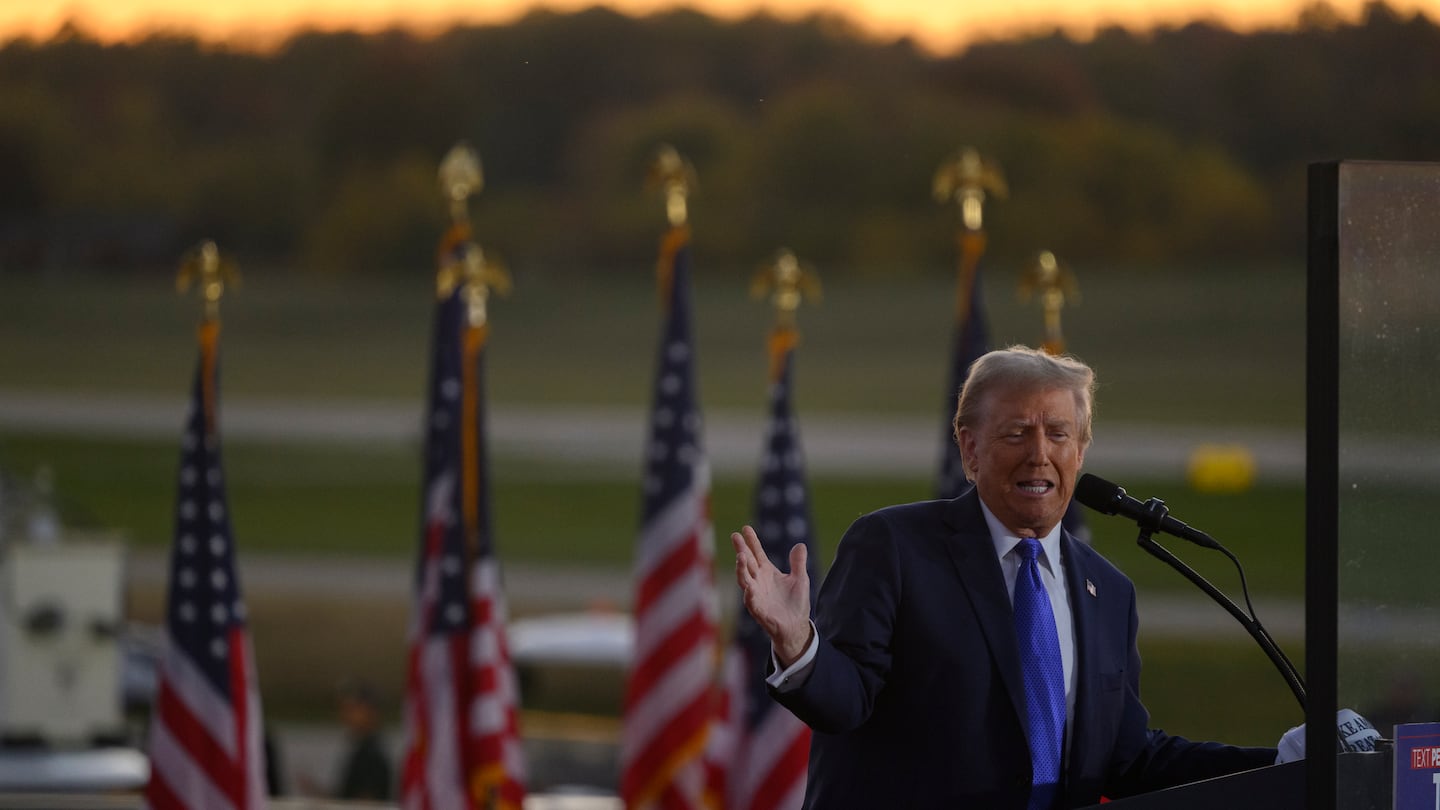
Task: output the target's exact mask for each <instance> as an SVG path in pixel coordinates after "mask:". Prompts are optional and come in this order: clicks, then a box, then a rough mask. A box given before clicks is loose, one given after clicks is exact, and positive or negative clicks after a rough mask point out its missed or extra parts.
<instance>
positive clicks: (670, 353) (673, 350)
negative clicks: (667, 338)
mask: <svg viewBox="0 0 1440 810" xmlns="http://www.w3.org/2000/svg"><path fill="white" fill-rule="evenodd" d="M665 357H666V359H668V360H669V361H670V362H672V363H683V362H685V361H686V360H687V359H689V357H690V347H689V346H686V345H685V344H684V343H681V342H679V341H675V342H673V343H671V344H670V345H668V346H666V347H665Z"/></svg>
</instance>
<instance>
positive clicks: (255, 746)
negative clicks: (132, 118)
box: [145, 241, 267, 810]
mask: <svg viewBox="0 0 1440 810" xmlns="http://www.w3.org/2000/svg"><path fill="white" fill-rule="evenodd" d="M238 281H239V274H238V272H237V271H236V270H235V267H234V264H233V263H231V262H230V261H229V260H228V259H227V258H225V257H222V256H221V255H220V251H219V249H218V248H217V247H216V246H215V243H214V242H211V241H205V242H202V243H201V244H200V245H198V246H197V247H195V248H194V249H193V250H191V251H189V252H188V253H187V254H186V255H185V256H184V257H183V258H182V261H181V265H180V270H179V273H178V275H177V276H176V281H175V284H176V290H177V291H178V292H180V293H185V292H187V291H189V290H190V288H191V287H192V286H193V287H198V289H199V290H200V294H201V298H202V302H203V309H202V315H201V321H200V326H199V328H198V342H199V348H200V357H199V362H198V363H197V364H196V370H195V379H194V385H193V388H192V392H191V406H190V412H189V415H188V416H187V418H186V424H185V430H184V433H183V434H182V438H181V452H180V474H179V486H178V488H177V498H176V501H177V504H176V507H177V508H176V521H175V537H174V543H173V545H172V547H171V555H170V566H171V568H170V575H169V587H168V591H167V594H166V601H165V615H166V619H165V636H166V644H165V654H164V656H163V657H162V660H161V662H160V667H159V677H158V687H157V697H156V699H155V701H154V707H153V714H152V717H151V723H150V731H149V745H148V753H149V756H150V764H151V768H150V780H149V782H148V783H147V785H146V788H145V796H146V802H147V804H149V805H152V806H164V807H187V808H188V807H204V806H210V805H211V804H213V803H214V801H215V799H216V798H217V796H218V797H221V798H223V800H224V801H225V802H226V803H227V804H228V805H231V806H235V807H241V808H251V810H254V809H255V808H263V807H265V806H266V802H267V789H266V788H267V785H266V768H265V765H266V762H265V751H264V744H263V738H264V727H263V721H262V719H261V717H262V714H261V709H260V694H259V687H258V679H257V678H256V674H255V654H254V647H253V644H252V643H251V639H250V633H249V628H248V626H247V622H246V610H245V604H244V599H243V597H242V595H241V589H240V577H239V570H238V566H237V565H236V551H235V538H234V533H233V531H232V530H231V521H230V508H229V499H228V498H227V496H226V485H225V478H224V467H223V464H222V462H221V448H220V438H219V432H218V418H217V415H218V400H217V394H218V390H217V389H218V383H217V378H218V372H219V362H218V358H219V339H220V299H221V297H222V296H223V295H224V292H225V287H226V284H230V285H232V286H233V285H236V284H237V283H238ZM197 583H204V587H196V585H197Z"/></svg>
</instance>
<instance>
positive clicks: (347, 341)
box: [0, 262, 1304, 426]
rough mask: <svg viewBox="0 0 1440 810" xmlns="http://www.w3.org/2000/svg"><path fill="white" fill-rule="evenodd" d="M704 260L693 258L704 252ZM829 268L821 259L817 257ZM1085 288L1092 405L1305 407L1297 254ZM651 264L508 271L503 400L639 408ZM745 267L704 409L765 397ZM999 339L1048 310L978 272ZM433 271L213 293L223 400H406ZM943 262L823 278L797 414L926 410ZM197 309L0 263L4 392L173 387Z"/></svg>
mask: <svg viewBox="0 0 1440 810" xmlns="http://www.w3.org/2000/svg"><path fill="white" fill-rule="evenodd" d="M702 265H703V262H702ZM821 272H822V273H823V272H824V268H821ZM1078 272H1079V273H1080V274H1081V276H1080V283H1081V285H1082V288H1083V293H1084V297H1083V299H1082V301H1081V303H1080V305H1079V306H1077V307H1075V308H1073V309H1070V310H1067V311H1066V313H1065V321H1064V324H1065V334H1066V337H1067V339H1068V341H1069V347H1070V349H1071V350H1072V351H1074V352H1075V353H1077V354H1078V355H1079V356H1081V357H1083V358H1085V359H1086V360H1087V361H1088V362H1090V363H1091V364H1092V365H1094V366H1095V368H1096V369H1097V372H1098V374H1099V379H1100V382H1101V389H1100V394H1099V397H1098V403H1099V404H1098V415H1099V418H1100V419H1105V420H1119V421H1146V422H1175V423H1184V424H1202V425H1203V424H1231V425H1233V424H1239V425H1251V424H1263V425H1282V426H1298V425H1299V424H1301V420H1302V418H1303V396H1304V391H1303V381H1304V307H1303V301H1304V286H1303V281H1304V277H1303V272H1302V268H1301V267H1300V265H1299V264H1298V263H1297V264H1296V265H1295V266H1293V267H1289V266H1274V267H1264V268H1254V267H1211V268H1205V269H1203V270H1193V271H1186V272H1181V271H1173V270H1171V271H1167V270H1161V269H1133V268H1132V269H1123V268H1122V269H1112V268H1094V269H1093V270H1092V269H1088V268H1078ZM651 275H652V273H651V270H650V268H649V267H648V265H647V264H645V263H643V262H642V263H638V265H637V267H636V268H635V269H634V272H633V273H632V274H631V275H628V276H626V277H623V278H622V277H615V276H614V275H600V274H591V275H582V274H578V273H572V274H556V273H550V274H543V273H538V272H537V273H535V274H533V275H526V274H525V273H524V270H523V268H521V269H520V270H517V272H516V282H515V283H516V286H515V292H514V294H513V295H512V297H511V298H509V299H507V300H502V301H498V302H496V303H494V304H492V306H491V313H492V322H493V335H492V339H491V344H490V349H489V351H488V354H487V374H488V378H489V379H488V382H489V391H490V395H491V397H492V399H493V400H494V401H495V402H497V403H500V404H521V405H523V404H526V403H549V404H560V403H576V404H598V405H640V404H643V403H645V402H646V401H647V400H648V393H647V389H648V386H649V385H650V382H651V380H650V378H651V376H652V374H653V359H654V345H653V344H654V339H655V332H656V328H657V320H658V314H657V309H656V305H655V293H654V290H653V282H652V280H651ZM749 275H750V270H749V269H748V268H747V269H738V270H733V271H724V272H722V271H716V272H713V273H706V272H701V273H700V275H699V276H698V277H697V280H696V284H695V299H696V315H695V325H696V333H697V338H696V343H697V349H696V353H697V354H696V356H697V363H698V368H699V372H700V390H701V395H702V399H703V402H704V405H705V407H707V408H739V409H754V410H755V412H757V413H758V412H760V411H761V410H762V409H763V407H764V390H765V386H764V374H765V357H764V341H765V336H764V333H765V330H766V329H767V328H768V325H769V323H770V318H771V315H770V311H769V307H768V305H766V304H763V303H761V302H756V301H753V300H751V299H750V298H749V297H748V295H747V292H746V289H747V285H748V283H749ZM987 278H988V285H989V286H988V291H987V296H986V300H987V302H988V310H989V320H990V324H991V333H992V340H993V342H994V343H996V344H997V345H999V344H1007V343H1012V342H1022V343H1036V342H1038V341H1039V340H1040V338H1041V335H1042V324H1041V314H1040V312H1039V310H1038V308H1037V307H1036V306H1035V305H1034V304H1033V303H1032V304H1029V305H1023V304H1021V303H1020V302H1019V301H1018V300H1017V298H1016V295H1015V293H1014V279H1015V276H1014V274H1013V273H1001V272H996V271H992V275H990V276H988V277H987ZM430 290H431V282H430V281H429V278H428V275H427V274H426V273H423V272H419V273H417V274H416V277H415V278H414V280H413V282H406V281H403V280H398V281H397V280H394V279H372V278H356V279H350V278H328V277H326V278H314V277H299V278H297V277H293V276H281V275H279V274H277V273H260V272H257V273H255V274H254V275H253V276H250V277H248V278H247V281H246V283H245V286H243V287H242V288H241V289H239V290H238V291H236V292H234V293H233V294H231V295H229V296H228V297H227V299H226V302H225V304H224V305H223V315H224V318H225V334H224V338H223V340H224V383H223V390H224V391H225V395H226V396H227V397H241V398H245V397H260V396H268V397H285V398H295V399H302V400H317V399H318V400H326V399H342V400H349V399H356V398H365V399H384V400H418V398H419V397H420V396H421V395H422V392H423V390H424V384H425V381H424V375H425V373H426V369H427V368H428V366H427V365H426V363H427V360H426V356H427V351H428V342H429V339H430V316H431V313H430V309H431V301H430ZM952 301H953V280H952V279H951V278H950V276H949V274H948V273H947V272H946V271H937V272H935V273H933V274H930V275H927V276H925V277H917V276H905V277H900V278H894V279H886V278H877V277H874V276H868V275H858V276H847V277H843V278H835V279H830V280H829V281H828V284H827V286H826V289H825V299H824V301H823V302H822V303H821V304H820V305H819V306H816V307H814V308H807V309H805V310H803V311H802V312H801V313H800V323H801V328H802V330H803V332H804V343H803V345H802V346H801V349H800V357H799V361H798V366H797V377H796V389H797V392H796V396H797V403H798V407H799V408H800V409H801V412H802V413H804V412H816V411H830V412H849V413H858V414H866V413H879V414H895V413H900V414H924V415H929V414H935V415H936V418H937V419H938V418H939V413H938V412H939V410H940V408H941V404H942V396H943V386H944V381H945V365H946V363H947V362H948V355H949V342H950V332H951V318H952V309H953V303H952ZM198 314H199V307H198V304H197V303H196V302H194V301H190V300H181V299H179V298H178V297H177V296H176V295H175V294H174V292H173V288H172V286H171V281H170V278H169V277H167V276H161V277H156V278H145V279H135V278H132V279H128V280H125V281H123V282H122V281H114V280H107V279H94V278H86V277H76V278H60V279H52V280H48V281H40V282H37V281H35V280H28V279H26V280H22V279H7V278H3V277H0V389H3V388H15V389H32V390H34V389H39V390H61V391H78V392H95V393H97V394H98V395H101V396H103V394H104V393H107V392H147V393H158V394H173V395H175V396H177V397H183V396H184V395H185V392H186V391H187V390H188V388H187V386H188V381H189V374H190V368H191V365H192V363H193V358H194V345H193V343H194V341H193V337H192V326H193V324H194V323H195V321H196V319H197V317H198Z"/></svg>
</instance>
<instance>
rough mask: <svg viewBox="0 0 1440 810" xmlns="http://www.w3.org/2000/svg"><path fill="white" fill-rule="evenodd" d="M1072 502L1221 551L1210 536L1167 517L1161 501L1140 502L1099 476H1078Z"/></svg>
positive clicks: (1121, 488) (1123, 489) (1167, 514)
mask: <svg viewBox="0 0 1440 810" xmlns="http://www.w3.org/2000/svg"><path fill="white" fill-rule="evenodd" d="M1075 500H1077V501H1079V502H1080V503H1083V504H1085V505H1086V506H1088V507H1090V508H1091V509H1094V510H1095V511H1097V512H1099V513H1101V514H1104V515H1121V516H1123V517H1127V518H1130V519H1131V520H1133V521H1135V522H1136V523H1139V524H1140V525H1141V526H1145V527H1147V528H1149V529H1150V530H1151V531H1161V532H1164V533H1166V534H1168V535H1172V536H1174V537H1178V538H1180V539H1181V540H1189V541H1190V542H1192V543H1194V544H1195V545H1197V546H1204V547H1205V548H1213V549H1215V550H1217V551H1223V549H1222V548H1221V546H1220V544H1219V543H1217V542H1216V541H1215V539H1214V538H1213V537H1211V536H1210V535H1208V534H1206V533H1205V532H1202V531H1200V530H1199V529H1192V528H1190V527H1189V526H1187V525H1185V524H1184V523H1181V522H1180V521H1178V520H1176V519H1175V518H1173V517H1170V514H1169V512H1168V511H1167V510H1166V509H1165V504H1164V503H1163V502H1162V501H1158V500H1154V499H1151V501H1149V502H1148V503H1142V502H1140V501H1138V500H1136V499H1134V498H1132V497H1130V496H1129V495H1127V494H1125V488H1124V487H1122V486H1120V485H1119V484H1112V483H1110V482H1109V481H1106V480H1105V479H1104V478H1101V477H1100V476H1098V475H1091V474H1090V473H1085V474H1084V475H1082V476H1080V481H1079V482H1078V483H1077V484H1076V485H1075ZM1150 504H1154V506H1153V507H1152V506H1151V505H1150ZM1157 516H1158V518H1159V520H1158V521H1157V520H1156V518H1157Z"/></svg>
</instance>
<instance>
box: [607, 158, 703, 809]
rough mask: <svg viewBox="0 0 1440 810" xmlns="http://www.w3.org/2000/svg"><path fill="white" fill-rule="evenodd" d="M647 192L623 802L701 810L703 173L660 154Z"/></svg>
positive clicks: (622, 750) (651, 170)
mask: <svg viewBox="0 0 1440 810" xmlns="http://www.w3.org/2000/svg"><path fill="white" fill-rule="evenodd" d="M646 185H647V186H648V187H649V188H650V189H652V190H657V191H660V192H661V193H662V194H663V195H664V199H665V213H666V219H667V220H668V222H669V229H668V230H667V231H666V233H665V235H664V237H663V238H662V239H661V243H660V257H659V262H658V265H657V272H656V275H657V282H658V287H659V293H660V304H661V332H660V336H659V345H658V347H657V348H658V351H657V357H656V360H657V365H656V376H655V385H654V389H653V391H652V399H651V407H650V414H649V416H650V418H649V424H648V426H647V430H646V433H647V437H648V438H647V443H646V449H645V462H644V463H645V469H644V480H643V486H642V497H641V518H640V530H639V537H638V540H637V543H636V548H635V599H634V607H633V610H634V616H635V650H636V654H635V660H634V661H633V662H632V665H631V667H630V672H629V673H628V675H627V679H626V685H625V701H624V722H623V729H622V733H621V744H620V795H621V798H622V800H623V801H624V802H625V804H626V806H627V807H628V808H631V810H642V808H661V807H664V808H687V810H689V809H690V808H699V807H701V806H702V805H703V803H704V800H705V797H704V792H705V788H706V784H705V781H706V771H705V766H706V763H705V759H704V753H705V749H706V744H707V738H708V736H709V734H710V729H711V725H712V720H713V713H714V711H715V700H716V692H715V683H714V679H715V669H716V663H717V659H718V653H719V649H718V644H717V641H718V639H717V637H718V628H717V617H716V615H715V613H716V605H715V593H714V571H713V566H712V559H713V555H714V547H713V527H712V526H711V523H710V467H709V462H708V460H707V458H706V456H705V448H704V441H703V431H702V425H701V418H700V407H699V395H698V392H697V390H696V380H695V376H696V375H695V363H694V341H693V330H692V328H691V305H690V226H689V224H688V218H689V217H688V205H687V202H688V197H689V195H690V194H691V193H692V192H693V190H694V187H695V172H694V170H693V169H692V168H691V166H690V164H689V163H688V162H687V161H686V160H685V159H684V158H683V157H682V156H681V155H680V153H679V152H678V151H676V150H675V149H674V148H673V147H671V146H668V145H667V146H661V147H660V148H659V149H658V150H657V153H656V157H655V159H654V161H653V162H652V163H651V165H650V166H649V170H648V173H647V175H646Z"/></svg>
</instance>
